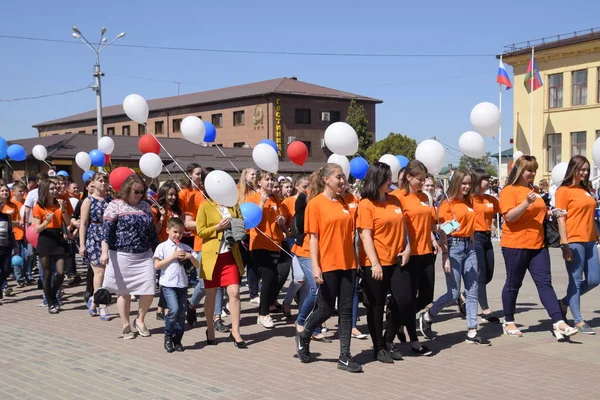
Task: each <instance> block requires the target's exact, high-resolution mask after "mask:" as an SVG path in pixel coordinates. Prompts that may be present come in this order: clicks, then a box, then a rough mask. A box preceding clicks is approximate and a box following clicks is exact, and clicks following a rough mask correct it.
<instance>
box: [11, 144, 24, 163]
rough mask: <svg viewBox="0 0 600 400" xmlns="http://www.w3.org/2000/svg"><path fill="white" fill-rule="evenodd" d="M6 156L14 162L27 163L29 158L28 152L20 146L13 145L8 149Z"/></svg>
mask: <svg viewBox="0 0 600 400" xmlns="http://www.w3.org/2000/svg"><path fill="white" fill-rule="evenodd" d="M6 154H7V155H8V157H10V159H11V160H14V161H25V159H26V158H27V152H26V151H25V149H24V148H23V146H21V145H20V144H11V145H10V146H8V149H6Z"/></svg>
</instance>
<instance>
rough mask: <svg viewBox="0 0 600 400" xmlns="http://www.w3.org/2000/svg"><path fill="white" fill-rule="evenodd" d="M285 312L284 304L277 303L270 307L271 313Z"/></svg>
mask: <svg viewBox="0 0 600 400" xmlns="http://www.w3.org/2000/svg"><path fill="white" fill-rule="evenodd" d="M282 312H283V306H282V305H281V304H275V305H273V306H271V307H269V314H281V313H282Z"/></svg>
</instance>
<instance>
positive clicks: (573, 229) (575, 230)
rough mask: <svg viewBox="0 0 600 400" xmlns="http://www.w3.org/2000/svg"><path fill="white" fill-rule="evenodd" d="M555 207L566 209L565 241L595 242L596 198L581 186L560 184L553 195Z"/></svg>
mask: <svg viewBox="0 0 600 400" xmlns="http://www.w3.org/2000/svg"><path fill="white" fill-rule="evenodd" d="M554 196H555V197H554V199H555V200H554V201H555V204H556V208H560V209H561V210H566V211H567V216H566V223H567V242H569V243H577V242H584V243H587V242H595V241H596V239H597V233H596V224H594V212H595V210H596V200H594V198H593V197H592V195H591V194H590V193H589V192H588V191H586V190H585V189H584V188H582V187H581V186H561V187H559V188H558V190H557V191H556V194H555V195H554Z"/></svg>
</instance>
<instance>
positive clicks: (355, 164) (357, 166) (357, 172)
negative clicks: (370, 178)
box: [350, 156, 369, 179]
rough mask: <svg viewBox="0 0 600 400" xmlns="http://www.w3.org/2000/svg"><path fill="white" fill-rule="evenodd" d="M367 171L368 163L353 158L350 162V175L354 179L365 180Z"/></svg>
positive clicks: (360, 158)
mask: <svg viewBox="0 0 600 400" xmlns="http://www.w3.org/2000/svg"><path fill="white" fill-rule="evenodd" d="M368 169H369V163H368V162H367V160H365V159H364V158H362V157H360V156H359V157H354V158H353V159H352V160H351V161H350V173H351V174H352V176H353V177H355V178H356V179H365V176H367V170H368Z"/></svg>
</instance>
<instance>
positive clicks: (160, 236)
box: [152, 207, 175, 243]
mask: <svg viewBox="0 0 600 400" xmlns="http://www.w3.org/2000/svg"><path fill="white" fill-rule="evenodd" d="M165 214H166V215H165V219H164V220H163V224H162V228H161V230H160V232H158V241H159V242H161V243H162V242H165V241H166V240H167V239H168V238H169V234H168V233H167V221H168V220H169V218H171V217H172V216H173V215H175V213H174V212H173V210H170V209H169V210H167V211H166V212H165ZM152 217H153V218H154V225H158V220H159V219H160V212H159V211H158V208H156V207H152Z"/></svg>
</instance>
